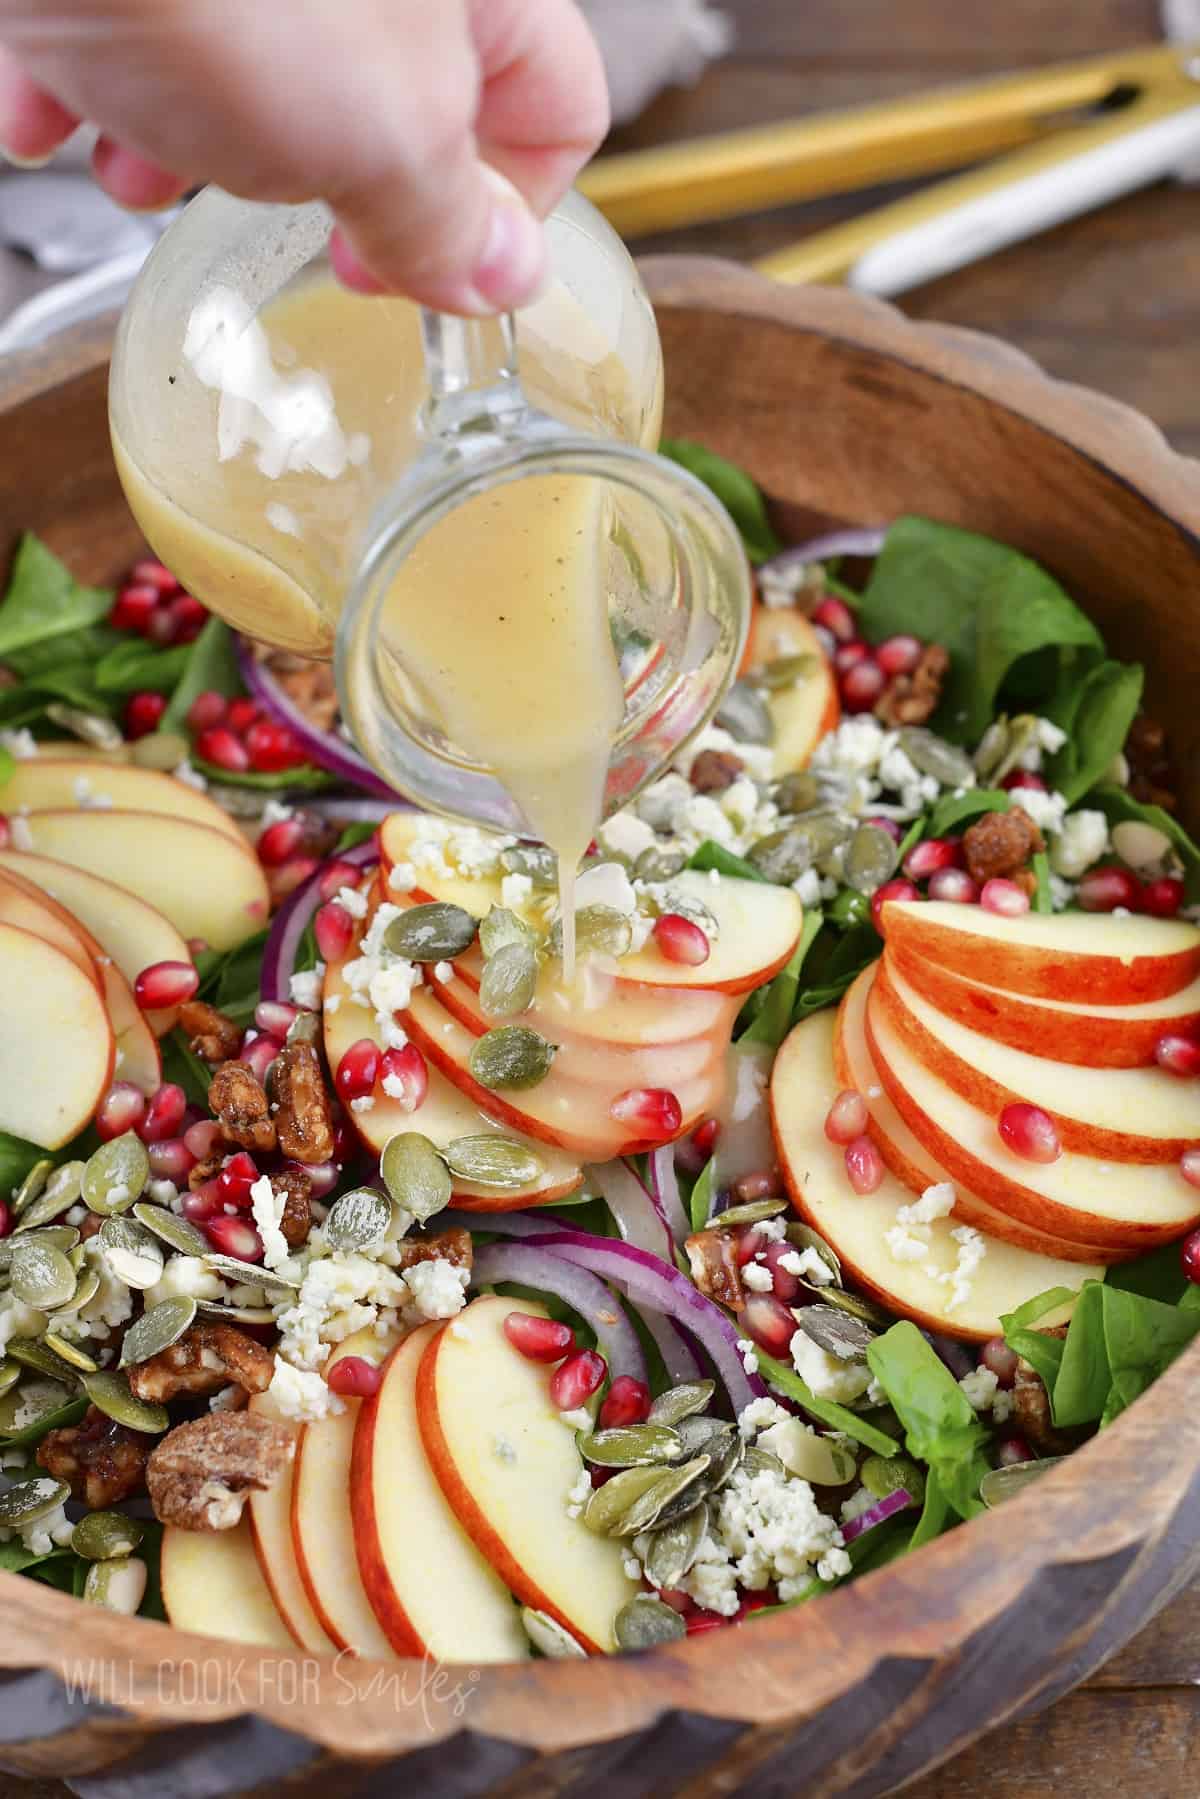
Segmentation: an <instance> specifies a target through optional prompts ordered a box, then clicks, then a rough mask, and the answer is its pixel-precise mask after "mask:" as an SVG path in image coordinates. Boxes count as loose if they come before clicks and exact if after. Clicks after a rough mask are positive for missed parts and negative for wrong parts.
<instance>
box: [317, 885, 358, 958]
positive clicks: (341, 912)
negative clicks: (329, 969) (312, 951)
mask: <svg viewBox="0 0 1200 1799" xmlns="http://www.w3.org/2000/svg"><path fill="white" fill-rule="evenodd" d="M313 936H314V937H315V938H316V940H317V953H318V955H319V956H320V957H321V959H322V961H324V962H340V961H341V959H342V957H343V956H344V955H345V954H346V951H347V950H348V949H349V948H350V944H351V941H352V939H353V937H354V920H353V919H352V918H351V916H350V914H349V913H348V912H347V910H346V908H345V906H339V905H338V903H337V901H336V900H329V901H328V902H327V904H326V905H324V906H322V907H321V909H320V911H319V912H318V913H317V915H316V917H315V918H314V919H313Z"/></svg>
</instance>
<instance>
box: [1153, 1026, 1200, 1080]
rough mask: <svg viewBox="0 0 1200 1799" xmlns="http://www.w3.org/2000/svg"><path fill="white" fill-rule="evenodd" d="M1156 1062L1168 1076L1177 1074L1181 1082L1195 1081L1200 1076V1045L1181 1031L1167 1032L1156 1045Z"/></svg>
mask: <svg viewBox="0 0 1200 1799" xmlns="http://www.w3.org/2000/svg"><path fill="white" fill-rule="evenodd" d="M1154 1060H1155V1061H1156V1062H1157V1063H1158V1066H1159V1067H1160V1068H1165V1069H1166V1071H1167V1073H1168V1074H1177V1075H1178V1076H1179V1078H1180V1080H1185V1081H1187V1080H1194V1079H1195V1077H1196V1076H1197V1075H1198V1074H1200V1043H1197V1042H1196V1040H1195V1039H1194V1038H1193V1037H1185V1036H1184V1035H1183V1033H1182V1032H1181V1031H1166V1032H1164V1033H1163V1035H1162V1036H1161V1037H1160V1038H1159V1039H1158V1042H1157V1043H1156V1044H1155V1045H1154Z"/></svg>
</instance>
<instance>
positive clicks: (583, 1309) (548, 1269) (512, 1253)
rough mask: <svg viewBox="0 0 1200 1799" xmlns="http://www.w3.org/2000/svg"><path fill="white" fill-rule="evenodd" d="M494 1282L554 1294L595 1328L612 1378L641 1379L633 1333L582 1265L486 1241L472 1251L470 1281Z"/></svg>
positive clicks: (642, 1359)
mask: <svg viewBox="0 0 1200 1799" xmlns="http://www.w3.org/2000/svg"><path fill="white" fill-rule="evenodd" d="M499 1281H516V1282H517V1283H518V1284H519V1285H520V1286H522V1287H537V1288H540V1289H541V1291H542V1292H544V1293H553V1294H556V1295H557V1297H558V1298H559V1299H561V1300H564V1301H565V1303H566V1304H567V1305H569V1306H571V1307H572V1308H573V1310H575V1311H576V1312H578V1313H579V1316H580V1317H581V1318H582V1319H583V1320H584V1322H585V1323H587V1324H589V1325H590V1326H591V1328H592V1329H593V1330H594V1331H595V1333H596V1342H597V1345H598V1346H599V1349H600V1353H601V1355H602V1356H603V1357H604V1359H605V1361H606V1362H607V1363H608V1371H609V1373H610V1374H611V1375H612V1377H613V1379H614V1380H615V1379H616V1377H617V1376H618V1375H621V1374H628V1375H631V1376H632V1377H633V1379H634V1380H640V1381H644V1380H645V1379H646V1359H645V1357H644V1356H643V1354H642V1346H641V1344H640V1343H639V1342H638V1338H637V1332H636V1331H635V1330H634V1328H633V1326H632V1324H630V1322H629V1320H628V1318H627V1317H626V1316H625V1314H624V1312H623V1311H622V1310H621V1307H620V1304H619V1303H618V1301H617V1300H615V1299H614V1298H613V1296H612V1294H611V1293H610V1292H609V1290H608V1288H607V1287H606V1286H605V1284H604V1282H603V1281H602V1280H599V1279H597V1277H596V1276H595V1275H594V1274H591V1273H589V1272H588V1270H587V1269H586V1268H582V1267H578V1266H576V1265H575V1264H574V1263H573V1262H571V1261H569V1260H568V1259H567V1258H566V1257H564V1256H557V1255H552V1254H551V1252H550V1251H549V1250H548V1249H543V1248H537V1249H533V1248H530V1247H529V1246H528V1245H527V1244H524V1243H488V1244H486V1245H485V1246H484V1248H483V1249H477V1250H476V1251H475V1258H474V1263H473V1266H472V1270H471V1284H472V1286H476V1287H480V1286H484V1287H491V1286H495V1285H496V1283H497V1282H499Z"/></svg>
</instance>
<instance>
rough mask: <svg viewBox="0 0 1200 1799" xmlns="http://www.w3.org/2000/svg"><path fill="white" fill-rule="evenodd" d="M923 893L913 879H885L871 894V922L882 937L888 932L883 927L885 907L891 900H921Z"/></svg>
mask: <svg viewBox="0 0 1200 1799" xmlns="http://www.w3.org/2000/svg"><path fill="white" fill-rule="evenodd" d="M920 897H921V895H920V894H919V892H918V891H917V889H916V888H915V887H914V886H913V884H912V882H911V881H901V880H899V879H897V880H894V881H885V882H884V883H883V886H882V887H877V888H876V889H875V891H874V893H873V894H872V895H871V923H872V924H873V925H874V926H875V929H876V930H877V931H878V932H879V935H880V936H881V937H882V936H884V935H885V934H886V933H885V932H884V928H883V908H884V907H885V906H886V905H887V903H888V901H889V900H919V899H920Z"/></svg>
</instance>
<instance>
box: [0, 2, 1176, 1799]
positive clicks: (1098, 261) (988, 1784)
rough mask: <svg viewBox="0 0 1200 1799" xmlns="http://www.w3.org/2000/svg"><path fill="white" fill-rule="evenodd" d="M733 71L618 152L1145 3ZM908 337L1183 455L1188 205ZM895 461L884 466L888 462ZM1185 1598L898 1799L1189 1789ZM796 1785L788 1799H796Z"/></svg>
mask: <svg viewBox="0 0 1200 1799" xmlns="http://www.w3.org/2000/svg"><path fill="white" fill-rule="evenodd" d="M719 4H720V5H721V6H722V7H723V9H724V10H725V11H726V12H727V13H729V14H731V15H732V16H733V17H734V18H735V19H736V22H737V26H738V40H737V45H736V48H735V50H734V52H733V54H732V55H731V56H730V57H729V58H728V59H726V61H724V62H723V63H722V64H720V65H719V66H717V67H716V68H714V69H712V70H711V71H710V72H709V74H708V75H707V76H706V77H705V78H704V79H703V80H702V81H701V82H700V83H699V85H698V86H697V87H695V88H694V89H691V90H688V91H676V92H672V93H670V94H668V95H665V96H664V97H663V98H661V99H660V100H659V101H657V102H656V103H655V104H654V105H653V106H652V107H651V108H650V109H649V111H648V112H647V113H646V114H645V115H644V116H643V117H642V118H641V119H640V120H639V121H638V122H637V123H636V124H635V125H633V126H630V127H627V128H626V129H625V130H623V131H622V132H620V133H619V134H618V137H617V140H616V141H617V142H618V144H619V145H621V146H622V147H633V146H638V145H643V144H652V143H660V142H666V141H669V140H671V139H676V138H681V137H689V136H698V135H701V134H702V133H704V132H708V131H714V130H722V129H728V128H731V127H734V126H738V125H745V124H751V123H758V122H762V121H766V120H769V119H773V118H785V117H789V116H793V115H795V114H796V113H800V112H807V111H813V110H819V109H823V108H827V107H832V106H841V105H851V104H853V103H855V102H856V101H860V100H865V99H869V98H879V97H884V96H887V95H892V94H902V93H910V92H914V91H918V90H920V89H922V88H925V87H929V86H933V85H936V84H938V83H946V82H953V81H956V80H961V79H963V78H964V77H969V76H971V75H986V74H990V73H999V72H1002V71H1006V70H1012V69H1021V68H1028V67H1031V66H1033V65H1035V64H1038V63H1044V62H1050V61H1058V60H1063V59H1066V58H1071V57H1081V56H1088V55H1091V54H1093V53H1095V52H1098V51H1102V50H1105V49H1109V48H1115V47H1119V46H1125V45H1132V44H1139V43H1144V42H1147V41H1149V40H1151V39H1153V38H1155V37H1156V36H1157V35H1158V34H1159V24H1158V12H1157V7H1156V6H1155V4H1154V3H1153V0H1005V3H1004V4H1002V5H996V4H995V0H954V4H947V0H851V3H850V4H849V5H847V4H846V0H719ZM902 191H904V190H903V189H902V188H896V189H887V190H879V191H878V192H876V193H872V194H869V195H860V196H853V197H850V198H846V199H835V200H828V201H821V202H816V203H812V204H809V205H805V206H801V207H795V208H792V209H789V210H783V211H778V212H773V213H764V214H759V215H756V216H754V217H750V218H745V219H737V220H730V221H727V222H724V223H721V224H716V225H706V226H696V227H694V228H691V229H688V230H685V231H680V232H675V233H671V234H669V235H665V236H660V237H657V238H654V239H652V240H646V242H644V243H639V244H637V245H636V246H635V248H637V249H650V248H653V249H692V250H705V251H710V252H715V253H718V254H722V255H727V256H732V257H735V258H739V259H749V258H751V257H753V256H756V255H761V254H764V253H765V252H766V251H768V250H770V249H773V248H775V247H777V246H779V245H782V244H785V243H788V242H791V241H792V240H793V239H795V238H798V237H801V236H803V235H804V233H805V232H807V231H809V230H812V229H815V228H818V227H820V226H823V225H826V224H831V223H833V222H834V221H835V220H838V219H841V218H845V217H848V216H850V215H851V214H852V213H853V212H855V211H856V210H858V209H860V208H861V207H863V206H864V205H869V204H872V203H877V202H878V201H880V200H882V199H885V198H890V197H892V195H893V194H895V193H899V192H902ZM902 304H903V305H904V306H905V308H906V309H907V310H908V311H910V312H911V313H913V314H914V315H916V316H918V317H922V318H932V319H941V320H943V321H946V322H949V323H953V324H958V325H967V326H973V327H975V328H977V329H980V330H985V331H990V332H994V333H996V334H997V335H998V336H1000V337H1004V338H1007V339H1008V340H1009V341H1010V342H1012V343H1015V344H1018V345H1019V346H1020V347H1021V348H1022V349H1024V350H1026V351H1028V352H1029V353H1030V354H1031V355H1033V356H1034V357H1036V358H1037V360H1038V361H1039V362H1041V363H1042V364H1043V365H1044V366H1045V367H1046V368H1047V369H1049V370H1050V371H1051V372H1052V373H1054V374H1056V375H1059V376H1063V377H1066V378H1068V379H1070V380H1073V381H1079V382H1081V383H1083V384H1085V385H1087V386H1091V387H1096V388H1100V389H1102V390H1104V391H1106V392H1108V393H1111V394H1113V395H1116V396H1117V397H1118V398H1120V399H1123V400H1126V401H1128V402H1129V403H1131V404H1132V405H1134V406H1136V407H1138V408H1139V409H1140V410H1141V411H1143V412H1145V413H1147V414H1148V415H1149V416H1150V417H1151V418H1152V419H1154V420H1155V421H1156V422H1157V423H1158V424H1159V425H1160V426H1161V427H1162V428H1163V430H1165V431H1166V433H1167V434H1168V436H1169V437H1170V438H1171V440H1172V441H1173V443H1174V444H1175V445H1176V446H1177V447H1178V448H1179V449H1182V450H1186V451H1190V452H1191V453H1193V454H1200V380H1198V379H1197V375H1198V374H1200V359H1198V351H1197V344H1198V343H1200V190H1198V191H1195V192H1192V191H1189V190H1188V189H1187V188H1185V187H1179V186H1173V185H1163V186H1160V187H1158V188H1155V189H1153V190H1151V191H1148V192H1145V193H1141V194H1137V195H1134V196H1133V197H1131V198H1129V199H1127V200H1125V201H1122V202H1120V203H1118V204H1117V205H1114V206H1110V207H1108V208H1106V209H1105V210H1104V211H1102V212H1100V213H1096V214H1093V215H1092V216H1091V217H1089V218H1085V219H1080V220H1078V221H1076V222H1074V223H1072V224H1069V225H1065V226H1062V227H1060V228H1059V229H1057V230H1055V231H1053V232H1051V233H1048V234H1047V235H1045V236H1043V237H1042V238H1040V239H1038V240H1036V241H1034V242H1031V243H1028V244H1023V245H1020V246H1018V247H1016V248H1014V249H1012V250H1009V251H1007V252H1005V253H1003V254H1001V255H999V256H995V257H992V258H991V259H990V260H988V261H986V262H984V263H980V264H978V265H976V266H975V267H973V268H969V269H965V270H962V271H961V272H960V273H958V274H955V275H951V276H948V277H946V278H944V279H942V280H940V281H937V282H935V283H933V284H931V285H930V286H927V287H925V288H922V289H920V290H919V291H916V292H914V293H912V294H910V295H908V296H907V297H906V298H905V300H904V301H903V302H902ZM900 453H902V451H901V452H900ZM1197 1747H1200V1588H1197V1589H1193V1590H1192V1591H1191V1592H1190V1593H1187V1594H1184V1595H1183V1596H1182V1597H1181V1598H1179V1599H1177V1600H1176V1601H1175V1602H1174V1604H1173V1605H1172V1606H1171V1607H1170V1608H1169V1609H1168V1610H1167V1611H1166V1612H1164V1613H1163V1615H1162V1616H1161V1617H1160V1618H1159V1619H1158V1620H1157V1621H1156V1622H1155V1623H1154V1624H1153V1625H1152V1626H1151V1627H1150V1628H1149V1629H1148V1630H1146V1631H1145V1632H1143V1634H1142V1635H1141V1636H1140V1637H1139V1638H1138V1639H1137V1640H1136V1641H1135V1642H1134V1643H1132V1644H1131V1645H1130V1646H1129V1647H1128V1649H1126V1650H1125V1651H1124V1652H1123V1653H1122V1654H1121V1655H1119V1656H1118V1657H1117V1658H1116V1660H1115V1661H1113V1662H1112V1663H1110V1664H1109V1666H1108V1667H1107V1668H1106V1669H1105V1670H1104V1671H1103V1672H1102V1673H1100V1674H1099V1675H1097V1676H1096V1677H1095V1678H1094V1679H1093V1680H1091V1681H1090V1682H1089V1683H1088V1684H1087V1685H1086V1686H1085V1687H1084V1688H1082V1689H1081V1690H1080V1691H1078V1692H1076V1693H1074V1694H1072V1695H1070V1696H1069V1697H1068V1698H1066V1699H1064V1700H1062V1701H1061V1702H1060V1703H1059V1705H1058V1706H1056V1707H1055V1708H1054V1710H1053V1711H1051V1712H1049V1713H1047V1714H1046V1715H1044V1716H1042V1717H1038V1718H1034V1719H1032V1720H1030V1721H1027V1722H1025V1723H1018V1724H1014V1725H1010V1726H1008V1727H1006V1728H1005V1729H1003V1730H1001V1731H999V1732H997V1733H995V1734H994V1735H993V1736H991V1737H989V1738H987V1739H985V1740H984V1741H983V1742H982V1743H980V1744H979V1745H978V1746H977V1747H976V1748H974V1749H970V1750H968V1751H966V1752H965V1753H964V1754H963V1755H961V1756H959V1757H958V1758H957V1759H956V1760H955V1761H954V1762H952V1763H951V1764H949V1765H948V1766H947V1767H946V1768H944V1769H943V1770H942V1771H941V1772H940V1773H938V1774H936V1775H933V1776H931V1777H929V1778H928V1779H926V1780H923V1781H920V1782H918V1784H917V1785H916V1786H914V1787H911V1788H909V1789H908V1790H909V1793H910V1794H911V1795H912V1799H979V1795H980V1794H981V1793H986V1794H988V1795H990V1796H991V1799H1016V1796H1017V1795H1019V1796H1020V1799H1043V1796H1045V1799H1051V1795H1053V1799H1093V1796H1094V1794H1095V1793H1096V1792H1097V1791H1101V1790H1107V1791H1109V1792H1112V1793H1115V1794H1117V1795H1125V1794H1134V1793H1136V1795H1137V1799H1183V1795H1185V1794H1188V1793H1194V1792H1196V1791H1197V1790H1198V1787H1200V1777H1198V1775H1197V1770H1196V1768H1195V1767H1194V1766H1193V1765H1192V1757H1193V1752H1194V1750H1195V1749H1196V1748H1197ZM0 1791H3V1793H4V1795H5V1796H6V1799H65V1796H66V1794H67V1789H66V1788H64V1787H61V1786H58V1785H57V1784H54V1783H45V1782H40V1781H38V1782H30V1781H18V1780H15V1779H12V1778H6V1779H4V1780H3V1783H2V1786H0ZM803 1792H804V1786H803V1776H802V1774H798V1777H797V1784H796V1788H795V1793H796V1799H802V1795H803Z"/></svg>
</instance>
